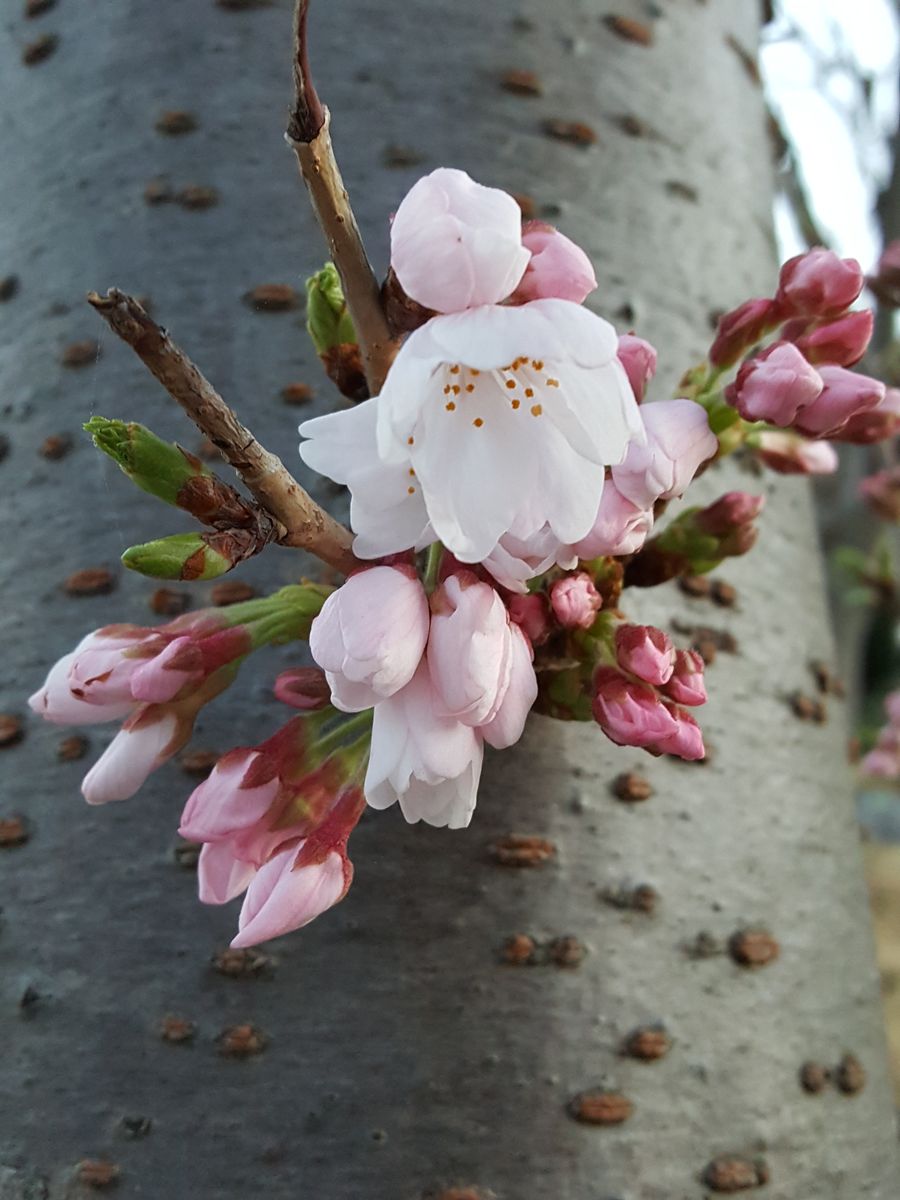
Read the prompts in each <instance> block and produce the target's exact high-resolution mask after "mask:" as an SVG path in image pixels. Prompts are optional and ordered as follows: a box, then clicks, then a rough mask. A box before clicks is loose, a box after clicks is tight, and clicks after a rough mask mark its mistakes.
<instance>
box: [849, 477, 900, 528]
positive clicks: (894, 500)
mask: <svg viewBox="0 0 900 1200" xmlns="http://www.w3.org/2000/svg"><path fill="white" fill-rule="evenodd" d="M859 492H860V495H861V496H862V497H863V499H864V500H865V502H866V503H867V504H868V506H869V507H870V508H871V509H872V511H873V512H875V513H877V515H878V516H879V517H881V518H882V520H884V521H900V467H889V468H888V469H887V470H886V471H878V472H877V474H875V475H869V476H868V477H867V478H866V479H863V480H862V482H861V483H860V485H859Z"/></svg>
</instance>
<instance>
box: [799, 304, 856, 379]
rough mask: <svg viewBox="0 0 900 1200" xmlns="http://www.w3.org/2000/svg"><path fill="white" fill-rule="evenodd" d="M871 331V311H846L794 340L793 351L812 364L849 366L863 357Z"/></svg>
mask: <svg viewBox="0 0 900 1200" xmlns="http://www.w3.org/2000/svg"><path fill="white" fill-rule="evenodd" d="M874 328H875V317H874V315H873V313H872V310H871V309H869V308H866V309H862V310H860V311H859V312H849V313H847V314H846V315H845V316H843V317H838V319H837V320H836V321H829V322H828V323H827V324H825V325H819V326H818V328H816V329H813V330H812V332H811V333H807V334H804V335H803V336H802V337H800V338H798V339H797V349H798V350H800V351H802V353H803V354H804V356H805V357H806V359H807V360H808V361H809V362H811V363H814V364H819V363H822V364H825V365H827V366H832V367H852V366H853V364H854V363H858V362H859V360H860V359H861V358H862V356H863V355H864V354H865V352H866V349H867V348H868V345H869V342H870V341H871V340H872V330H873V329H874Z"/></svg>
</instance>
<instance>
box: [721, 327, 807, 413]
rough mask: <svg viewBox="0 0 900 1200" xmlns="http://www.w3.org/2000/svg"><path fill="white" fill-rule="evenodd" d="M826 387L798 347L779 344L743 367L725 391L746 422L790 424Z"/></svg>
mask: <svg viewBox="0 0 900 1200" xmlns="http://www.w3.org/2000/svg"><path fill="white" fill-rule="evenodd" d="M823 386H824V385H823V383H822V379H821V377H820V375H819V373H818V371H816V369H815V367H812V366H810V364H809V363H808V362H807V361H806V359H805V358H804V357H803V355H802V354H801V353H800V351H799V350H798V349H797V347H796V346H794V345H792V343H791V342H776V344H775V345H774V346H771V347H769V349H767V350H763V352H762V353H761V354H758V355H757V356H756V357H755V358H750V359H747V361H746V362H744V363H742V364H741V368H740V370H739V371H738V373H737V378H736V379H735V381H734V383H732V384H731V385H730V386H729V387H728V388H726V389H725V398H726V399H727V400H728V403H729V404H731V405H733V406H734V407H735V408H736V409H737V410H738V412H739V413H740V414H741V416H742V417H743V418H744V419H745V420H747V421H769V422H771V423H772V424H773V425H790V424H791V422H792V421H793V420H794V419H795V418H796V416H797V414H798V412H800V410H801V409H803V408H806V406H807V405H808V404H812V402H813V400H815V399H816V397H817V396H819V395H820V393H821V391H822V388H823Z"/></svg>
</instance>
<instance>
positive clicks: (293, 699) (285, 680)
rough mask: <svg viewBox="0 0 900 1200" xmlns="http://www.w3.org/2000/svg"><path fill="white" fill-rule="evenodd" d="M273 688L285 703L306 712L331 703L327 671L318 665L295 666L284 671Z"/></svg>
mask: <svg viewBox="0 0 900 1200" xmlns="http://www.w3.org/2000/svg"><path fill="white" fill-rule="evenodd" d="M272 690H273V692H274V693H275V696H276V698H277V699H278V700H280V701H281V702H282V703H283V704H289V705H290V706H291V708H299V709H302V710H303V711H304V712H311V711H312V710H313V709H317V708H324V707H325V705H326V704H330V703H331V689H330V688H329V686H328V680H327V679H326V678H325V672H324V671H320V670H319V668H318V667H294V668H293V669H292V670H290V671H282V672H281V674H280V675H279V676H278V678H277V679H276V680H275V685H274V687H273V688H272Z"/></svg>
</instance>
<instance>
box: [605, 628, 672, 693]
mask: <svg viewBox="0 0 900 1200" xmlns="http://www.w3.org/2000/svg"><path fill="white" fill-rule="evenodd" d="M616 658H617V660H618V663H619V666H620V667H621V668H622V669H623V670H624V671H630V672H631V673H632V674H633V675H637V677H638V678H639V679H643V680H644V682H645V683H653V684H657V685H661V684H664V683H666V682H667V681H668V680H669V679H670V678H671V676H672V672H673V670H674V669H675V647H674V646H673V645H672V642H671V639H670V638H669V637H668V636H667V635H666V634H665V633H663V631H662V630H661V629H657V628H655V626H653V625H620V626H619V627H618V629H617V630H616Z"/></svg>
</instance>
